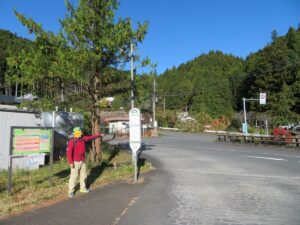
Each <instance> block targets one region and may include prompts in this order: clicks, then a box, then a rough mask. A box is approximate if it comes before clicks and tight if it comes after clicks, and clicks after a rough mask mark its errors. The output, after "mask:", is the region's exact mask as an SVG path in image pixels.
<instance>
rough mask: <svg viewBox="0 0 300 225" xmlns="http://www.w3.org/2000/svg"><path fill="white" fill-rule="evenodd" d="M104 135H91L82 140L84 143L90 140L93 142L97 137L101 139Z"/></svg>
mask: <svg viewBox="0 0 300 225" xmlns="http://www.w3.org/2000/svg"><path fill="white" fill-rule="evenodd" d="M103 136H104V134H96V135H92V136H83V138H82V139H83V140H84V141H85V142H86V141H91V140H94V139H96V138H98V137H103Z"/></svg>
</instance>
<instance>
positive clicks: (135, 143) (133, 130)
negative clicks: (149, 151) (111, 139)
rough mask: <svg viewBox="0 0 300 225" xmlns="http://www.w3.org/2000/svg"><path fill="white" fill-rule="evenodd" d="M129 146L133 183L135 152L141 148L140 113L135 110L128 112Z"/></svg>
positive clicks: (135, 179) (135, 178)
mask: <svg viewBox="0 0 300 225" xmlns="http://www.w3.org/2000/svg"><path fill="white" fill-rule="evenodd" d="M129 132H130V133H129V145H130V148H131V150H132V158H133V163H134V181H135V182H136V181H137V151H138V150H139V149H140V147H141V112H140V110H139V109H137V108H132V109H131V110H130V111H129Z"/></svg>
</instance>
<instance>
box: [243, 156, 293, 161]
mask: <svg viewBox="0 0 300 225" xmlns="http://www.w3.org/2000/svg"><path fill="white" fill-rule="evenodd" d="M246 157H249V158H255V159H268V160H275V161H288V160H287V159H280V158H269V157H259V156H252V155H246Z"/></svg>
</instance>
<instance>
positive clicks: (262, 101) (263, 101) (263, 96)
mask: <svg viewBox="0 0 300 225" xmlns="http://www.w3.org/2000/svg"><path fill="white" fill-rule="evenodd" d="M266 100H267V94H266V93H260V94H259V104H260V105H265V104H266Z"/></svg>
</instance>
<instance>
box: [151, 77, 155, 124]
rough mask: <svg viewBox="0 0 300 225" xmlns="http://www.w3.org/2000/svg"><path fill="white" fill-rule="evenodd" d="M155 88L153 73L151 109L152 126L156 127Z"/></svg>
mask: <svg viewBox="0 0 300 225" xmlns="http://www.w3.org/2000/svg"><path fill="white" fill-rule="evenodd" d="M155 91H156V89H155V75H154V79H153V101H152V108H153V109H152V110H153V128H155V127H156V124H155V120H156V119H155V111H156V109H155V102H156V93H155Z"/></svg>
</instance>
